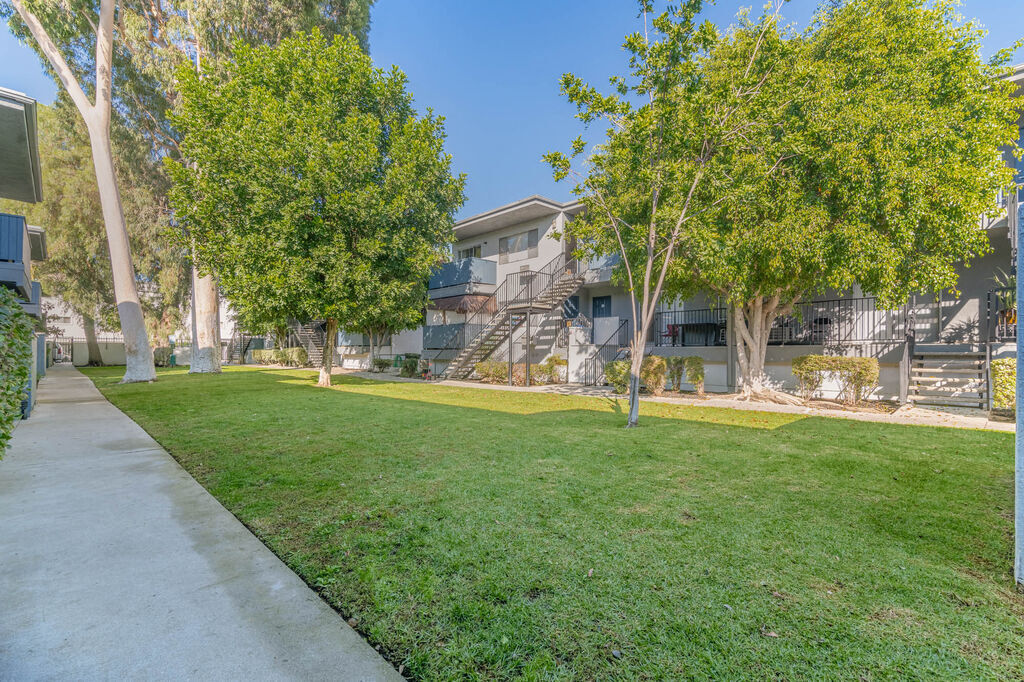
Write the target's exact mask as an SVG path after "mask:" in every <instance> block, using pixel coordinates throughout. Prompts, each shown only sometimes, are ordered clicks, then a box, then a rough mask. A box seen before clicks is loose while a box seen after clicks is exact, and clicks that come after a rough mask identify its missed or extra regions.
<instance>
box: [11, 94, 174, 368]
mask: <svg viewBox="0 0 1024 682" xmlns="http://www.w3.org/2000/svg"><path fill="white" fill-rule="evenodd" d="M37 111H38V130H39V156H40V159H41V161H42V164H43V197H44V198H43V201H42V202H41V203H38V204H35V205H31V206H24V205H20V204H19V205H18V206H14V203H15V202H0V205H3V206H5V207H7V208H8V209H9V210H11V211H15V212H22V213H24V214H25V215H26V216H27V217H28V219H29V222H31V223H36V224H39V225H44V226H45V227H46V237H47V250H48V258H47V260H45V261H42V262H39V263H36V264H35V266H34V267H33V269H32V272H33V274H34V275H35V276H36V277H38V279H39V280H40V282H42V285H43V291H44V292H45V293H46V294H47V295H56V296H60V297H61V299H63V300H64V302H65V303H67V304H68V305H69V306H70V307H71V308H72V309H73V310H74V311H75V312H76V313H77V314H79V315H80V316H81V317H82V323H83V327H84V330H85V336H86V347H87V348H88V350H89V364H100V362H101V358H100V356H99V346H98V345H97V343H96V329H97V327H98V328H100V329H107V330H118V329H119V328H120V326H119V323H118V315H117V304H116V300H115V299H114V292H113V283H112V278H111V267H110V257H109V252H108V250H107V247H106V236H105V231H104V225H103V212H102V208H101V207H100V199H99V192H98V190H97V183H96V174H95V172H94V170H93V164H92V158H91V157H92V151H91V148H90V144H89V136H88V132H87V131H86V129H85V124H84V123H83V122H82V121H81V118H80V117H79V116H78V115H77V112H76V111H75V110H74V107H73V106H72V105H71V103H70V102H68V101H67V99H66V97H64V96H62V97H59V98H58V101H57V103H56V105H54V106H53V107H48V106H45V105H39V107H38V108H37ZM112 136H113V139H112V147H113V150H114V157H115V164H116V169H117V175H118V180H119V182H120V184H121V186H122V187H124V188H125V192H124V194H123V198H124V206H125V214H126V216H127V217H128V221H127V223H128V225H129V238H130V240H131V249H132V252H133V254H134V257H135V260H136V262H137V263H138V266H139V277H140V280H141V281H142V282H145V283H146V291H145V294H144V295H143V296H142V298H141V301H140V303H141V306H142V311H143V314H144V316H145V319H146V327H147V329H148V330H149V333H150V335H151V337H152V338H154V339H156V338H160V337H162V336H165V335H166V334H167V333H168V332H170V331H173V330H174V329H175V328H176V327H177V326H178V325H179V324H180V321H181V305H182V301H183V298H184V294H185V267H186V262H185V258H184V255H185V254H184V253H183V252H182V250H181V249H180V248H177V247H175V246H174V245H172V244H168V243H167V241H166V240H164V239H162V238H161V237H162V235H163V233H164V231H165V230H166V222H167V221H166V210H165V207H164V205H163V202H162V199H161V197H160V196H156V195H159V194H162V193H163V192H166V190H163V192H161V191H160V190H159V183H157V182H155V181H154V176H156V177H157V178H161V177H165V176H164V175H163V174H162V173H161V172H160V169H159V168H158V164H157V163H156V162H155V161H154V159H153V158H152V156H151V155H150V154H149V145H148V144H147V143H146V142H145V141H144V140H141V139H140V138H139V137H138V135H137V134H135V133H133V132H132V131H129V130H127V129H125V128H124V127H122V126H115V127H114V128H113V130H112ZM165 182H166V181H165Z"/></svg>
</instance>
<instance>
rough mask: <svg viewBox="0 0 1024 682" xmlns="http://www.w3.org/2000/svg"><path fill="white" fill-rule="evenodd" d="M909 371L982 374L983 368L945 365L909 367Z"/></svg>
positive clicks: (935, 373) (940, 373) (934, 373)
mask: <svg viewBox="0 0 1024 682" xmlns="http://www.w3.org/2000/svg"><path fill="white" fill-rule="evenodd" d="M910 373H911V374H925V375H927V374H932V375H942V374H950V375H952V374H969V375H974V374H984V373H985V369H984V368H983V367H979V368H977V369H966V368H947V367H911V368H910Z"/></svg>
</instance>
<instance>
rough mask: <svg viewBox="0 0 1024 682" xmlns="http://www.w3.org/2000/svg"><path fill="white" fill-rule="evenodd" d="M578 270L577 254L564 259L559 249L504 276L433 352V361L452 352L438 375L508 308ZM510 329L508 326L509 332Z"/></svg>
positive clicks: (452, 368)
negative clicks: (538, 264)
mask: <svg viewBox="0 0 1024 682" xmlns="http://www.w3.org/2000/svg"><path fill="white" fill-rule="evenodd" d="M579 270H580V268H579V263H578V260H577V259H576V258H574V257H569V258H568V259H567V258H566V256H565V254H564V253H560V254H558V255H557V256H555V257H554V258H552V259H551V260H550V261H548V263H547V264H545V265H544V266H543V267H542V268H540V269H539V270H524V271H522V272H514V273H510V274H509V275H508V276H506V277H505V281H504V282H502V283H501V285H500V286H499V287H498V288H497V289H495V290H494V293H493V294H491V295H490V296H489V297H487V298H486V299H484V300H482V301H479V302H478V303H477V304H476V305H475V306H473V308H472V309H471V310H468V311H467V312H466V314H467V317H466V322H465V324H464V325H463V327H462V330H461V331H460V332H459V333H458V334H455V335H453V337H452V339H451V340H450V341H449V342H448V344H447V345H446V346H445V347H444V348H442V349H441V350H439V351H438V352H437V353H436V354H435V355H434V361H435V362H437V361H438V360H439V359H440V357H441V355H442V354H444V353H454V354H455V355H454V357H452V358H451V360H450V362H449V363H448V366H447V367H445V369H444V371H443V372H441V374H440V375H439V376H440V377H441V378H446V377H448V376H449V375H450V374H451V373H452V372H454V371H456V370H457V367H456V365H458V364H461V363H460V362H457V361H458V360H460V357H459V356H460V355H461V354H462V353H464V352H465V351H466V350H467V349H469V348H472V347H474V346H475V345H477V344H478V343H481V342H483V340H484V336H485V335H486V334H489V333H490V332H491V331H492V330H493V329H494V328H495V327H498V326H500V325H501V323H502V321H503V318H505V317H507V316H508V314H509V311H510V310H511V309H514V308H521V307H529V306H530V305H531V304H532V303H534V302H536V301H537V300H538V299H540V298H542V297H543V296H544V295H545V294H547V293H549V292H551V291H552V290H554V288H555V286H556V285H557V284H559V283H561V282H566V283H567V282H568V281H570V280H567V279H566V278H565V276H566V275H569V276H570V277H571V278H577V277H579V276H580V275H581V273H580V272H579ZM513 331H514V330H512V329H510V330H509V333H510V334H511V333H512V332H513Z"/></svg>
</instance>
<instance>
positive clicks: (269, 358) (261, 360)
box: [252, 350, 274, 365]
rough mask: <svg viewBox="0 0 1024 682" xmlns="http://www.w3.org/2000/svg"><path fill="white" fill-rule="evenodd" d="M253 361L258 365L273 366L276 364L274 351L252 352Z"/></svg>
mask: <svg viewBox="0 0 1024 682" xmlns="http://www.w3.org/2000/svg"><path fill="white" fill-rule="evenodd" d="M252 361H253V362H255V363H256V364H257V365H272V364H274V351H273V350H254V351H253V352H252Z"/></svg>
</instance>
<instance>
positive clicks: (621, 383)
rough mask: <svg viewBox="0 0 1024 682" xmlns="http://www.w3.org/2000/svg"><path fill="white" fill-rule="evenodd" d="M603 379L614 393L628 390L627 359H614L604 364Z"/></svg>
mask: <svg viewBox="0 0 1024 682" xmlns="http://www.w3.org/2000/svg"><path fill="white" fill-rule="evenodd" d="M604 379H605V381H607V382H608V384H609V385H610V386H611V387H612V390H613V391H615V392H616V393H625V392H626V391H627V390H629V361H628V360H614V361H612V362H609V363H607V364H605V366H604Z"/></svg>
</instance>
